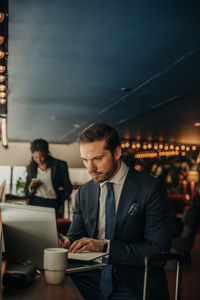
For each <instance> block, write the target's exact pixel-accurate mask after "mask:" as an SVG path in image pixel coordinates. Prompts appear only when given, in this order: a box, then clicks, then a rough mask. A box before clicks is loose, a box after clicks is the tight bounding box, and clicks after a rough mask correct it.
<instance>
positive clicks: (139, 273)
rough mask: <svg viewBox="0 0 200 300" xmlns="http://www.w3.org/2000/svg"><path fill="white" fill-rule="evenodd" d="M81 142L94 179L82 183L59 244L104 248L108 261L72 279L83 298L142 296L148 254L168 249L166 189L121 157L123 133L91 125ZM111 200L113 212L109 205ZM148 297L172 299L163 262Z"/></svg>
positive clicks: (137, 299)
mask: <svg viewBox="0 0 200 300" xmlns="http://www.w3.org/2000/svg"><path fill="white" fill-rule="evenodd" d="M78 142H79V144H80V153H81V157H82V159H83V163H84V165H85V167H86V168H87V170H88V172H89V174H90V175H91V176H92V177H93V180H91V181H89V182H87V183H86V184H84V185H83V186H81V187H80V189H79V191H78V193H77V195H76V203H75V209H74V216H73V222H72V224H71V227H70V229H69V232H68V234H67V237H63V241H59V243H60V246H61V247H66V246H67V247H69V251H71V252H83V251H94V252H101V251H106V252H107V253H108V260H107V262H106V263H107V266H106V267H104V268H102V271H100V270H94V271H90V272H83V273H79V274H76V275H74V276H72V279H73V281H74V282H75V284H76V285H77V287H78V289H79V290H80V292H81V294H82V295H83V297H84V299H85V300H89V299H91V300H94V299H98V300H100V299H113V300H114V299H120V300H126V299H133V300H141V299H142V290H143V279H144V257H145V256H151V255H154V254H159V253H161V252H166V251H168V250H169V248H170V240H171V230H170V227H171V226H170V225H171V224H170V218H169V212H168V207H167V202H166V195H165V189H164V188H163V186H162V183H161V182H160V180H158V179H156V178H154V177H152V176H149V175H147V174H144V173H142V172H138V171H136V170H134V169H132V168H131V167H130V168H129V167H128V166H127V165H126V164H125V163H124V162H123V161H122V160H121V154H122V153H121V148H120V141H119V136H118V134H117V132H116V130H115V129H114V128H112V127H111V126H109V125H108V124H105V123H94V124H92V125H90V126H89V127H88V128H86V129H85V130H83V132H82V133H81V134H80V135H79V138H78ZM108 186H109V187H108ZM110 187H111V189H110ZM113 199H114V200H113ZM109 201H110V202H109ZM112 201H114V212H112V210H113V209H112V208H111V206H109V205H110V204H109V203H111V202H112ZM108 211H109V213H108ZM110 227H111V228H112V230H111V231H110ZM104 262H105V261H104ZM105 290H106V291H105ZM149 296H150V297H149V299H152V300H161V299H162V300H166V299H168V290H167V282H166V278H165V274H164V270H163V268H162V266H160V267H158V268H155V269H154V270H153V271H152V274H151V282H150V291H149Z"/></svg>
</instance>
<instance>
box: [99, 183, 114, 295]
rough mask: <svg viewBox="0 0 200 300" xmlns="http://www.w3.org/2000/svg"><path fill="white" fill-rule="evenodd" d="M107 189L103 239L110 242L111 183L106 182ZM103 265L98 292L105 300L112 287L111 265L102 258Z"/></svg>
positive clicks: (111, 229) (111, 223)
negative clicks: (99, 291)
mask: <svg viewBox="0 0 200 300" xmlns="http://www.w3.org/2000/svg"><path fill="white" fill-rule="evenodd" d="M105 185H106V188H107V194H106V200H105V225H106V226H105V239H107V240H111V239H112V234H113V224H114V218H115V197H114V191H113V183H111V182H106V183H105ZM102 262H103V263H106V264H107V265H106V266H105V267H103V268H102V270H101V279H100V290H101V292H102V294H103V295H104V297H105V298H107V297H108V296H109V295H110V294H111V293H112V290H113V285H112V265H110V264H108V259H107V258H105V257H104V258H103V261H102Z"/></svg>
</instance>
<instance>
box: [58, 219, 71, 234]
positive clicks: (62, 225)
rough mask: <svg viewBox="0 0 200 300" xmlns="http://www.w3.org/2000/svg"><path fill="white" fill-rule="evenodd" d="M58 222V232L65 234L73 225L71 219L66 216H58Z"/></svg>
mask: <svg viewBox="0 0 200 300" xmlns="http://www.w3.org/2000/svg"><path fill="white" fill-rule="evenodd" d="M56 224H57V230H58V232H59V233H62V234H63V235H66V234H67V232H68V230H69V227H70V225H71V221H70V220H69V219H66V218H57V219H56Z"/></svg>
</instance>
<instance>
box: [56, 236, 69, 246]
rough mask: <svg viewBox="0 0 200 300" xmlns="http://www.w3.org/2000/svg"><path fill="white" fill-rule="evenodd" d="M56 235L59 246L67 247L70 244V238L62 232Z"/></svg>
mask: <svg viewBox="0 0 200 300" xmlns="http://www.w3.org/2000/svg"><path fill="white" fill-rule="evenodd" d="M58 236H59V238H58V246H59V248H68V247H69V246H70V240H69V239H68V237H66V236H64V235H63V234H62V233H59V234H58Z"/></svg>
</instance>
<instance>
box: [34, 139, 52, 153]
mask: <svg viewBox="0 0 200 300" xmlns="http://www.w3.org/2000/svg"><path fill="white" fill-rule="evenodd" d="M35 151H41V152H43V153H45V154H46V155H49V144H48V142H47V141H45V140H43V139H37V140H34V141H33V142H32V143H31V153H33V152H35Z"/></svg>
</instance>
